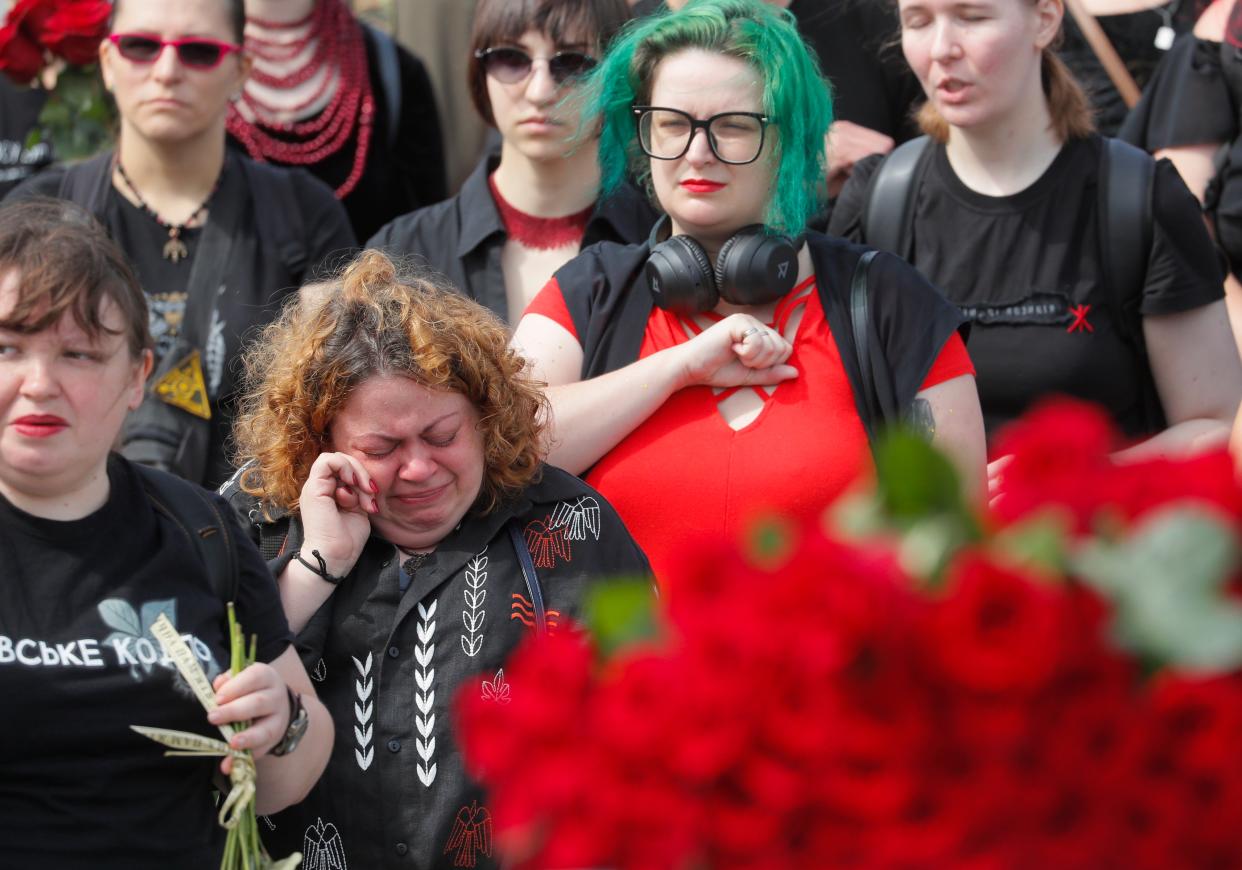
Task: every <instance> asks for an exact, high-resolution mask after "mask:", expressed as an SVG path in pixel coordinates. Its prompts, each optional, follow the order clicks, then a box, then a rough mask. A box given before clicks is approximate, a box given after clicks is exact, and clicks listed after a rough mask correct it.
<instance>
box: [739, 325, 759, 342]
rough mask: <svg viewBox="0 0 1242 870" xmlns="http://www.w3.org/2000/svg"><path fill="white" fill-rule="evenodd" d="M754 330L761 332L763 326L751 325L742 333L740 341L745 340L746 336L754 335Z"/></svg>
mask: <svg viewBox="0 0 1242 870" xmlns="http://www.w3.org/2000/svg"><path fill="white" fill-rule="evenodd" d="M756 332H763V327H761V326H752V327H751V328H750V329H748V330H746V331H745V332H743V333H742V341H745V340H746V339H747V338H749V337H750V336H752V335H754V334H755V333H756Z"/></svg>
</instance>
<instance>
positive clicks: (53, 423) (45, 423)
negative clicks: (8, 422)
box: [12, 414, 69, 438]
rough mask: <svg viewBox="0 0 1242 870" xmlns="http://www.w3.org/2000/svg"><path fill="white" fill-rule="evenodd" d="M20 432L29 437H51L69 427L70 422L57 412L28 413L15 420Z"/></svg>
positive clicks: (14, 423) (14, 426) (15, 427)
mask: <svg viewBox="0 0 1242 870" xmlns="http://www.w3.org/2000/svg"><path fill="white" fill-rule="evenodd" d="M12 426H13V428H14V429H16V430H17V431H18V434H20V435H25V436H26V437H27V438H49V437H51V436H52V435H56V434H57V433H60V432H63V431H64V430H66V429H68V428H69V422H68V421H67V420H65V419H63V418H61V417H57V416H56V415H55V414H27V415H26V416H24V417H18V418H17V419H16V420H14V421H13V423H12Z"/></svg>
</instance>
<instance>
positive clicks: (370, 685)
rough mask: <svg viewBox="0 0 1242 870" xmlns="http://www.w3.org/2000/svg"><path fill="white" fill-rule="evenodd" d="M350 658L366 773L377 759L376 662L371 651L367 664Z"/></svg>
mask: <svg viewBox="0 0 1242 870" xmlns="http://www.w3.org/2000/svg"><path fill="white" fill-rule="evenodd" d="M350 658H353V659H354V667H355V668H357V669H358V679H357V680H355V681H354V689H355V691H356V692H357V695H358V700H356V701H355V702H354V719H355V722H356V724H355V725H354V737H355V738H356V739H357V740H358V748H357V749H355V750H354V758H355V760H357V762H358V767H359V768H361V769H362V770H364V771H365V770H366V769H367V768H369V767H370V766H371V762H372V761H373V760H374V759H375V747H374V746H372V745H371V738H372V736H373V732H374V725H373V723H372V722H371V719H372V717H373V714H374V713H375V703H374V702H373V701H372V700H371V692H372V691H373V690H374V689H375V681H374V680H373V679H371V665H372V664H373V663H374V662H373V659H372V657H371V653H370V652H369V651H368V652H367V661H366V664H363V663H362V662H360V661H358V659H357V658H354V657H353V656H350ZM307 866H308V867H309V866H310V865H309V864H307Z"/></svg>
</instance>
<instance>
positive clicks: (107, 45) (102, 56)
mask: <svg viewBox="0 0 1242 870" xmlns="http://www.w3.org/2000/svg"><path fill="white" fill-rule="evenodd" d="M115 50H116V46H114V45H113V44H112V42H111V41H110V40H109V39H107V38H106V37H105V38H104V39H102V40H100V42H99V75H100V76H101V77H102V78H103V83H104V90H106V91H107V92H108V93H112V53H113V52H114V51H115Z"/></svg>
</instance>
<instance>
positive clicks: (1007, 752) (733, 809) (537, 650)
mask: <svg viewBox="0 0 1242 870" xmlns="http://www.w3.org/2000/svg"><path fill="white" fill-rule="evenodd" d="M1114 437H1115V436H1114V435H1113V433H1112V431H1111V429H1110V428H1109V426H1108V425H1107V423H1106V422H1104V421H1103V418H1102V417H1101V416H1100V415H1099V414H1098V412H1096V411H1094V410H1091V409H1088V408H1085V407H1083V406H1080V405H1071V404H1062V405H1059V406H1050V407H1047V408H1045V409H1043V410H1041V411H1038V412H1036V413H1035V414H1034V415H1032V416H1031V417H1030V418H1028V419H1027V420H1026V421H1025V422H1024V423H1021V424H1019V425H1018V426H1016V427H1015V428H1014V429H1013V430H1012V432H1011V433H1010V436H1009V438H1008V439H1007V441H1006V443H1005V444H1003V445H1001V446H1002V449H1003V450H1004V451H1005V452H1007V453H1012V454H1013V456H1014V459H1013V461H1012V462H1011V463H1010V465H1009V467H1008V469H1007V474H1006V476H1005V479H1004V481H1003V482H1002V487H1001V492H1000V497H999V498H998V499H997V501H996V507H995V509H994V510H993V511H990V512H989V513H987V514H986V515H983V516H979V515H977V514H976V513H975V512H974V511H972V510H971V509H969V507H968V506H967V504H966V503H965V501H964V500H963V499H962V497H961V496H960V495H959V494H958V490H957V488H956V487H955V486H954V485H952V484H953V472H952V469H951V467H950V466H949V464H948V463H947V461H946V460H944V459H943V458H942V457H940V456H939V455H937V454H935V453H934V451H932V450H931V448H930V447H928V446H927V445H924V444H921V443H920V442H919V441H918V440H917V439H913V438H907V437H902V436H898V437H895V438H893V439H890V440H889V441H887V442H885V443H884V444H883V445H881V446H880V447H879V448H878V450H877V468H878V481H877V487H876V489H877V492H876V494H875V495H873V496H869V497H867V498H865V499H858V498H856V499H853V500H852V501H851V502H849V503H847V504H844V505H839V506H837V507H836V508H835V509H834V511H833V513H832V520H831V523H830V524H826V525H830V527H831V531H824V530H821V529H783V528H780V527H779V526H773V527H771V528H768V529H767V530H765V531H764V532H763V533H762V534H760V535H758V536H757V538H756V540H757V542H758V545H757V546H755V547H752V548H751V550H750V552H747V553H740V552H738V551H737V549H736V548H734V547H730V546H727V545H724V544H721V543H712V542H705V543H702V544H699V545H693V544H688V545H687V549H686V553H685V559H684V563H683V565H682V569H681V571H680V572H679V573H678V574H677V575H676V576H674V577H671V578H668V582H667V589H666V592H665V595H664V602H663V605H662V608H663V609H662V612H661V613H660V614H659V615H658V616H657V617H655V619H654V620H653V621H651V622H650V623H649V625H653V626H654V630H647V631H638V632H634V631H632V630H628V629H623V628H622V626H626V625H629V626H633V625H642V624H643V622H644V620H643V617H644V611H643V610H642V608H641V607H638V606H634V605H633V592H632V591H630V592H629V593H624V592H617V591H613V592H611V593H609V594H608V595H607V596H605V598H604V599H602V600H601V601H600V602H597V603H596V605H595V606H594V608H593V610H592V615H591V618H590V619H589V622H591V623H593V624H592V629H593V632H594V636H593V637H592V638H591V639H588V637H587V636H586V635H576V634H560V635H556V636H552V637H550V638H547V639H543V640H539V641H536V642H533V643H531V644H529V645H527V646H526V647H524V648H523V649H522V650H520V651H519V652H518V654H517V655H516V656H515V657H514V660H513V661H512V662H511V664H510V666H509V667H508V668H507V669H506V676H507V678H508V681H509V686H510V692H509V695H508V696H507V703H504V704H498V703H496V702H495V700H494V699H488V698H487V696H486V693H483V692H480V691H478V687H474V688H475V690H474V691H470V690H469V689H467V690H465V691H463V694H462V696H461V697H460V698H459V712H460V723H461V725H460V728H461V736H462V739H463V743H464V746H465V749H466V753H467V758H468V760H469V763H470V764H471V767H472V770H473V772H474V773H475V775H477V776H478V777H479V778H480V780H481V781H482V782H483V783H484V784H485V785H486V786H487V787H488V789H489V791H490V797H489V801H490V804H489V807H488V808H489V811H490V813H491V817H492V819H493V824H494V830H495V839H496V842H497V844H498V845H499V846H500V848H501V849H502V850H503V851H504V852H505V854H506V855H507V857H508V858H509V859H510V860H511V861H513V862H514V863H515V864H516V865H518V866H538V867H615V868H720V870H723V868H788V867H816V868H820V867H823V868H834V867H841V868H845V867H856V868H942V867H955V868H957V867H970V868H1022V867H1032V868H1037V867H1038V868H1043V867H1049V866H1057V867H1063V868H1110V867H1118V868H1121V867H1125V868H1144V867H1151V868H1167V867H1238V866H1242V837H1239V836H1238V831H1239V830H1242V752H1240V751H1239V740H1240V739H1242V599H1240V597H1239V595H1238V593H1239V589H1240V584H1239V577H1240V576H1242V572H1240V571H1239V568H1240V566H1242V561H1240V559H1239V543H1240V542H1242V521H1240V520H1242V490H1240V489H1239V487H1238V486H1237V484H1236V483H1235V482H1234V477H1233V471H1232V466H1231V464H1230V462H1229V459H1228V457H1227V456H1226V455H1225V454H1224V453H1223V452H1222V453H1221V454H1219V455H1213V456H1208V457H1204V458H1201V459H1196V460H1192V461H1187V462H1172V461H1163V460H1162V461H1152V462H1145V463H1141V464H1135V465H1128V466H1127V465H1116V464H1113V463H1112V462H1111V461H1110V460H1109V457H1108V451H1109V449H1110V447H1112V446H1113V440H1114ZM627 602H628V603H627ZM635 633H637V634H639V635H643V636H644V637H643V639H641V640H638V641H637V642H630V643H628V644H620V645H618V637H619V636H626V635H633V634H635Z"/></svg>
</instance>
